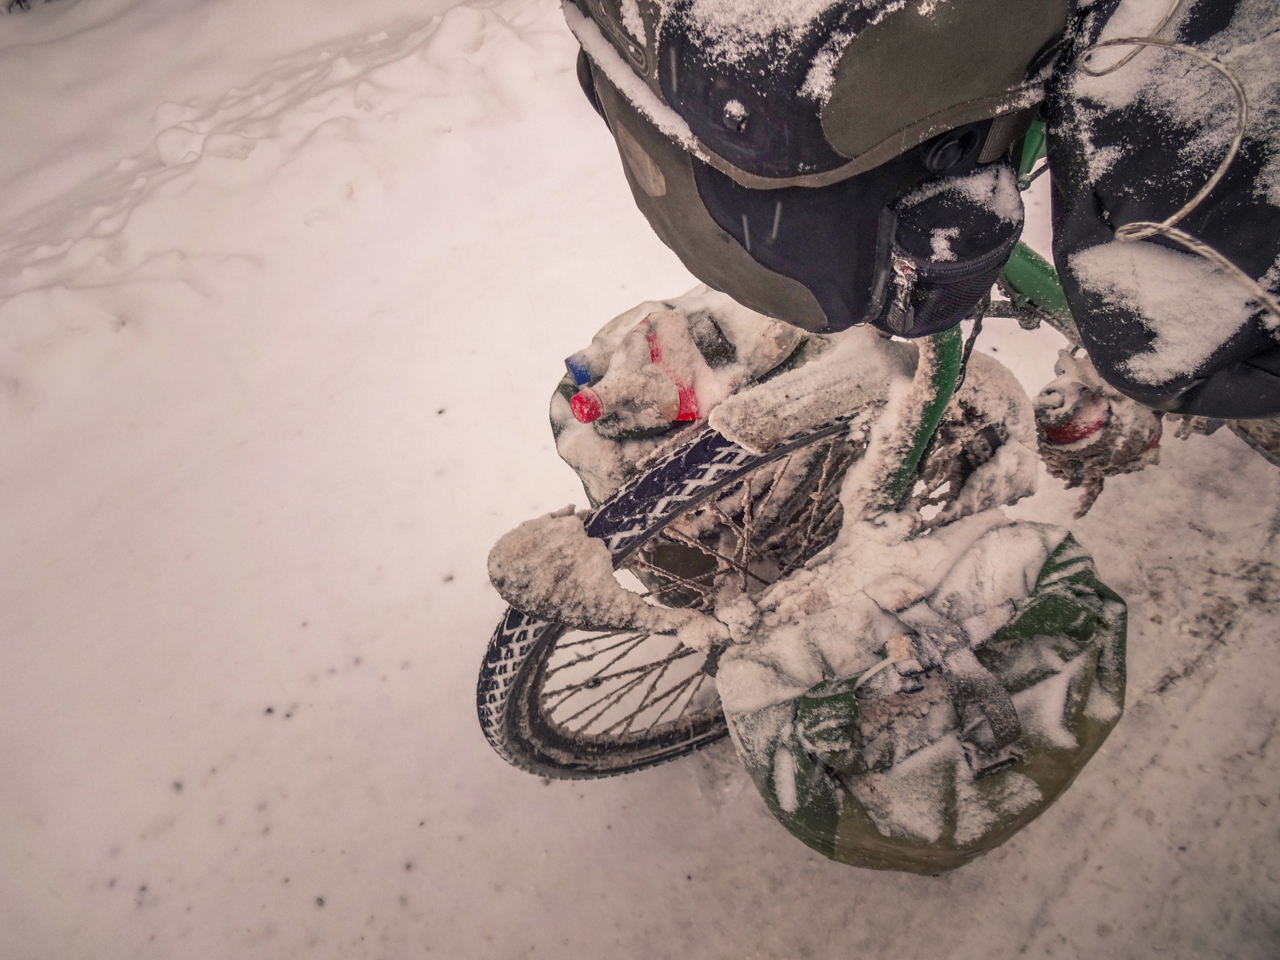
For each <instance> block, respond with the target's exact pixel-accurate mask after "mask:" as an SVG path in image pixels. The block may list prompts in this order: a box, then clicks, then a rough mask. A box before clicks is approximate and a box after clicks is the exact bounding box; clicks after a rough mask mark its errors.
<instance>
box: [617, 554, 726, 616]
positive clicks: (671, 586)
mask: <svg viewBox="0 0 1280 960" xmlns="http://www.w3.org/2000/svg"><path fill="white" fill-rule="evenodd" d="M632 566H637V567H642V568H644V569H645V570H649V571H651V572H653V573H656V574H658V575H659V576H661V577H664V578H666V579H668V580H671V581H672V582H671V583H668V584H666V585H665V586H662V587H659V588H658V589H656V590H655V589H650V590H646V591H645V592H644V593H642V594H640V596H642V597H662V596H665V595H666V594H668V593H673V592H675V591H676V590H682V589H685V590H693V591H695V592H697V593H698V594H700V597H699V600H705V599H706V597H707V595H708V590H707V588H706V584H702V583H699V582H698V581H697V580H690V579H689V578H687V577H682V576H680V575H679V574H676V573H672V572H671V571H670V570H664V569H663V568H662V567H659V566H656V565H655V564H653V563H650V562H649V561H648V560H646V559H645V558H644V557H642V556H640V555H639V554H636V555H635V556H633V557H632V558H631V559H629V560H628V561H627V567H628V568H630V567H632ZM691 606H692V605H691Z"/></svg>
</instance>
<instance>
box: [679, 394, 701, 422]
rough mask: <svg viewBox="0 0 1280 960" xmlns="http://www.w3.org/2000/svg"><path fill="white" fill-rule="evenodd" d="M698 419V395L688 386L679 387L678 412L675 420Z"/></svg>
mask: <svg viewBox="0 0 1280 960" xmlns="http://www.w3.org/2000/svg"><path fill="white" fill-rule="evenodd" d="M697 419H698V395H697V394H696V393H695V392H694V391H693V390H692V389H691V388H689V387H681V388H680V412H679V413H677V414H676V420H697Z"/></svg>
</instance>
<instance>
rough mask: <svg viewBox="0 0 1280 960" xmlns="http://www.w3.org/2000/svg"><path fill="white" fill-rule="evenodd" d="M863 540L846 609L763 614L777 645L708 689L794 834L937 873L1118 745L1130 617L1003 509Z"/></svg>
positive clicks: (802, 606)
mask: <svg viewBox="0 0 1280 960" xmlns="http://www.w3.org/2000/svg"><path fill="white" fill-rule="evenodd" d="M859 526H861V527H863V528H865V529H862V530H859V531H857V533H858V535H859V539H860V541H861V542H862V543H864V544H865V545H866V548H867V549H866V554H865V557H864V560H865V562H864V563H861V564H859V566H860V567H861V568H862V570H863V571H866V573H865V574H863V575H862V577H861V578H860V577H859V575H858V574H857V573H856V572H854V573H853V575H852V576H848V575H846V576H844V577H842V578H841V579H840V583H841V584H842V585H843V586H844V587H845V592H844V593H843V594H841V595H838V597H837V598H836V599H833V598H832V596H831V593H832V590H831V589H829V588H830V587H831V586H832V582H831V578H829V577H828V578H820V577H814V578H813V580H812V581H811V582H809V583H807V584H806V583H804V582H797V583H795V584H792V585H789V589H788V590H787V591H785V598H784V597H781V596H780V597H776V598H766V602H765V603H764V604H763V605H762V606H763V607H764V609H765V614H764V617H765V620H766V621H770V620H772V622H766V623H764V624H762V625H761V628H759V629H760V632H762V633H764V634H767V637H766V638H765V639H763V640H761V641H760V642H755V643H746V644H742V645H735V646H733V647H731V648H730V649H729V650H728V651H727V652H726V654H725V655H724V656H723V658H722V659H721V664H720V671H719V675H718V677H717V686H718V688H719V691H720V697H721V701H722V703H723V705H724V709H725V715H726V717H727V718H728V720H729V729H730V732H731V733H732V735H733V739H734V743H735V744H736V745H737V747H738V753H739V755H740V756H741V758H742V760H743V761H744V763H745V764H746V766H747V769H748V771H749V772H750V774H751V776H752V779H753V780H754V781H755V784H756V787H757V788H758V789H759V791H760V793H761V795H762V796H763V797H764V799H765V802H766V803H767V804H768V805H769V809H770V810H771V811H772V812H773V813H774V815H775V816H776V817H777V818H778V819H779V820H780V821H781V822H782V823H783V825H784V826H786V827H787V829H788V830H790V831H791V832H792V833H793V834H794V835H795V836H797V837H798V838H800V839H801V840H803V841H804V842H805V843H806V844H808V845H809V846H811V847H813V848H814V849H815V850H818V851H820V852H821V853H823V854H825V855H826V856H828V857H831V858H833V859H835V860H839V861H841V862H843V863H849V864H853V865H855V866H860V867H873V868H877V869H891V870H907V871H912V872H916V873H926V874H936V873H939V872H942V871H944V870H951V869H954V868H956V867H959V866H962V865H963V864H965V863H967V862H969V861H970V860H972V859H973V858H974V857H976V856H978V855H979V854H981V853H984V852H986V851H987V850H990V849H991V848H993V847H995V846H997V845H998V844H1000V843H1003V842H1004V841H1005V840H1007V839H1008V838H1009V837H1010V836H1012V835H1013V833H1015V832H1016V831H1017V830H1019V829H1020V828H1021V827H1023V826H1025V825H1026V824H1027V823H1029V822H1030V821H1031V820H1032V819H1034V818H1035V817H1036V816H1038V815H1039V814H1040V813H1041V812H1042V811H1044V810H1045V808H1047V807H1048V806H1049V804H1051V803H1052V802H1053V801H1054V800H1055V799H1056V798H1057V797H1058V796H1059V795H1060V794H1061V793H1062V791H1063V790H1065V789H1066V788H1067V787H1068V786H1069V785H1070V783H1071V781H1072V780H1073V779H1075V776H1076V774H1077V773H1079V771H1080V769H1081V768H1082V767H1083V766H1084V764H1085V763H1086V762H1087V761H1088V759H1089V758H1090V757H1091V756H1092V755H1093V753H1094V751H1096V750H1097V749H1098V747H1099V746H1100V745H1101V744H1102V742H1103V740H1105V739H1106V737H1107V735H1108V734H1109V733H1110V732H1111V730H1112V728H1113V727H1114V726H1115V724H1116V722H1117V721H1118V720H1119V719H1120V714H1121V712H1122V710H1123V707H1124V681H1125V658H1124V652H1125V650H1124V645H1125V605H1124V602H1123V601H1122V600H1121V599H1120V597H1119V596H1117V595H1116V594H1115V593H1114V592H1112V591H1111V590H1110V589H1109V588H1108V587H1107V586H1106V585H1105V584H1103V583H1102V582H1101V581H1100V580H1099V579H1098V576H1097V572H1096V571H1095V569H1094V565H1093V560H1092V558H1091V557H1090V556H1089V554H1088V553H1086V552H1085V551H1084V550H1083V549H1082V548H1081V547H1080V545H1079V544H1078V543H1076V541H1075V539H1074V538H1073V537H1072V536H1071V534H1070V533H1068V532H1067V531H1066V530H1064V529H1062V528H1060V527H1055V526H1049V525H1045V524H1038V523H1029V522H1010V521H1008V519H1007V518H1005V517H1004V516H1003V515H1002V514H1001V513H1000V512H999V511H997V510H990V511H984V512H983V513H979V514H975V515H973V516H970V517H966V518H964V519H962V520H959V521H957V522H956V523H954V524H951V525H949V526H946V527H943V528H941V529H939V530H935V531H934V532H933V533H932V534H930V535H929V536H928V537H923V538H919V537H917V538H907V539H904V540H902V541H901V542H894V541H895V540H896V538H897V534H895V532H894V530H895V526H897V527H898V528H899V529H900V528H901V527H902V525H901V524H896V525H895V523H893V522H889V523H881V524H879V525H877V524H871V523H865V524H861V525H859ZM846 532H848V531H846ZM816 572H817V571H815V573H816ZM867 577H870V578H871V579H870V580H869V581H868V582H865V583H864V584H863V585H862V587H861V589H854V590H850V589H849V588H850V587H851V586H853V585H854V584H855V583H856V582H857V581H858V580H859V579H865V578H867ZM824 580H825V582H824ZM801 581H803V578H801Z"/></svg>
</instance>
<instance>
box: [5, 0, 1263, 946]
mask: <svg viewBox="0 0 1280 960" xmlns="http://www.w3.org/2000/svg"><path fill="white" fill-rule="evenodd" d="M575 50H576V46H575V43H574V41H573V39H572V37H571V36H570V34H569V32H568V30H567V29H566V27H565V26H564V23H563V20H562V18H561V15H560V13H559V10H558V8H557V5H556V4H555V3H554V2H552V0H501V2H483V0H477V2H473V3H470V4H459V3H457V2H455V0H381V2H379V3H377V4H356V3H350V2H340V0H307V2H303V0H273V2H270V3H262V2H251V0H221V2H218V3H213V2H208V0H205V2H201V0H58V2H55V3H48V4H43V3H34V2H33V6H32V9H31V12H29V13H26V14H21V15H13V16H7V17H6V16H0V90H3V91H4V96H3V99H2V100H0V131H2V133H3V140H2V141H0V143H2V144H3V146H2V149H0V425H2V429H0V437H2V438H3V439H2V440H0V511H3V516H2V518H0V529H3V531H4V534H5V535H4V538H3V541H2V542H0V957H2V958H3V960H36V958H39V960H46V958H47V960H54V958H57V960H72V958H81V957H83V958H94V960H115V958H122V960H123V958H129V960H133V958H149V957H160V958H193V960H196V958H198V960H208V958H233V957H235V958H239V957H270V958H274V957H294V956H317V957H361V958H363V957H368V958H379V957H385V958H401V957H421V956H427V955H430V956H439V957H446V958H507V957H554V958H563V960H570V958H572V960H578V958H581V960H597V958H601V957H606V956H608V957H618V958H646V960H647V958H655V957H658V958H662V957H671V958H693V957H697V958H704V957H705V958H730V957H732V958H742V960H747V958H757V957H758V958H776V960H784V958H787V960H794V958H800V957H812V958H826V957H867V958H877V960H879V958H886V960H888V958H893V960H898V958H912V957H930V958H942V957H957V958H959V957H975V958H977V957H981V958H996V957H1014V956H1019V955H1023V954H1025V955H1027V956H1040V955H1053V956H1058V957H1091V958H1092V957H1131V956H1132V957H1147V956H1160V957H1192V956H1198V957H1221V958H1225V957H1239V958H1268V957H1271V958H1274V957H1276V956H1277V955H1280V947H1278V946H1277V944H1280V759H1278V758H1280V747H1278V746H1277V745H1276V743H1275V742H1274V741H1273V738H1274V735H1275V732H1276V726H1277V718H1278V717H1280V692H1278V688H1280V660H1278V658H1277V655H1276V650H1275V642H1274V641H1275V637H1276V629H1277V628H1276V627H1275V623H1276V622H1277V621H1276V615H1277V613H1278V612H1280V585H1278V584H1277V567H1276V566H1274V564H1275V563H1276V562H1277V552H1280V549H1278V547H1277V544H1276V538H1277V534H1278V533H1280V472H1277V471H1276V470H1275V469H1274V468H1273V467H1270V466H1269V465H1268V464H1266V463H1265V462H1264V461H1263V460H1262V459H1261V458H1259V457H1258V456H1256V455H1255V454H1253V453H1252V452H1251V451H1250V450H1249V449H1248V448H1247V447H1246V446H1245V445H1244V444H1243V443H1242V442H1240V441H1239V440H1237V439H1236V438H1235V437H1234V436H1232V435H1231V434H1230V433H1228V432H1227V431H1225V430H1223V431H1220V432H1219V433H1218V434H1216V435H1214V436H1212V437H1207V438H1205V437H1193V438H1191V439H1190V440H1187V441H1178V440H1174V439H1172V438H1168V439H1166V441H1165V444H1164V447H1165V449H1164V462H1163V463H1162V464H1161V465H1160V466H1159V467H1157V468H1154V469H1151V470H1148V471H1146V472H1145V473H1141V474H1137V475H1132V476H1126V477H1121V478H1118V479H1113V480H1110V481H1108V484H1107V488H1106V490H1105V491H1104V493H1103V495H1102V497H1101V499H1100V500H1099V502H1098V504H1097V506H1095V507H1094V509H1093V511H1092V513H1090V514H1089V516H1088V517H1087V518H1085V519H1084V520H1082V521H1071V519H1070V515H1071V511H1072V509H1073V507H1074V505H1075V503H1076V500H1077V497H1078V495H1079V494H1078V492H1077V491H1071V492H1066V491H1063V490H1062V489H1061V485H1060V484H1059V483H1057V482H1056V481H1053V480H1051V479H1050V478H1048V477H1042V478H1041V488H1042V492H1041V493H1040V494H1039V495H1038V496H1037V497H1036V498H1035V499H1033V500H1032V501H1029V502H1025V503H1024V504H1021V505H1019V507H1018V508H1016V509H1015V510H1014V511H1012V512H1013V513H1014V514H1016V515H1017V516H1021V517H1032V518H1036V519H1043V520H1047V521H1050V522H1055V523H1061V524H1064V525H1067V526H1070V527H1071V528H1072V529H1073V530H1075V532H1076V535H1077V537H1078V539H1079V540H1080V541H1081V542H1082V543H1083V544H1084V545H1085V546H1086V547H1088V548H1090V549H1091V550H1092V551H1093V552H1094V553H1095V555H1096V556H1097V558H1098V563H1099V567H1100V570H1101V572H1102V575H1103V576H1104V578H1105V579H1107V580H1108V582H1110V583H1111V585H1112V586H1114V587H1115V588H1117V589H1118V590H1119V591H1120V592H1121V593H1122V594H1123V595H1125V596H1126V598H1127V599H1128V600H1129V603H1130V634H1129V664H1130V680H1129V707H1128V712H1127V714H1126V716H1125V718H1124V719H1123V720H1122V721H1121V724H1120V726H1119V727H1118V728H1117V730H1116V732H1115V733H1114V734H1113V735H1112V737H1111V739H1110V740H1109V741H1108V742H1107V744H1106V746H1105V747H1104V749H1103V750H1102V752H1101V753H1100V754H1099V755H1098V757H1097V758H1095V760H1094V761H1093V762H1092V763H1091V764H1090V765H1089V767H1088V768H1086V770H1085V771H1084V772H1083V774H1082V775H1081V776H1080V778H1079V779H1078V780H1077V782H1076V784H1075V785H1074V786H1073V787H1072V788H1071V789H1070V790H1069V791H1068V792H1067V794H1066V795H1065V796H1064V798H1063V799H1062V800H1061V801H1060V802H1059V803H1058V804H1057V805H1056V806H1054V807H1053V808H1051V809H1050V810H1049V811H1048V813H1046V814H1045V815H1044V816H1043V817H1042V818H1041V819H1040V820H1039V821H1037V822H1036V823H1034V824H1032V825H1031V826H1030V827H1029V828H1027V829H1026V830H1024V831H1023V832H1022V833H1021V834H1019V835H1018V836H1016V837H1015V838H1014V839H1013V840H1012V841H1011V842H1010V843H1008V844H1007V845H1006V846H1004V847H1002V848H1000V849H999V850H997V851H995V852H994V853H992V854H991V855H988V856H986V857H984V858H982V859H981V860H979V861H977V862H975V863H974V864H972V865H970V866H968V867H965V868H963V869H961V870H960V871H958V872H957V873H954V874H951V875H948V876H945V877H942V878H936V879H935V878H922V877H915V876H905V875H895V874H879V873H872V872H864V871H859V870H855V869H852V868H848V867H842V866H839V865H836V864H833V863H829V862H827V861H825V860H823V859H822V858H821V857H819V856H818V855H817V854H814V853H812V852H810V851H809V850H807V849H806V848H805V847H803V846H801V845H800V844H799V843H798V842H796V841H795V840H793V839H792V838H791V837H790V836H789V835H788V834H787V833H786V832H785V831H784V830H783V829H782V828H781V827H779V826H778V825H777V824H776V823H775V822H774V821H773V820H772V818H771V817H770V816H769V814H768V813H767V811H766V810H765V808H764V806H763V804H762V803H761V801H760V800H759V799H758V797H757V796H756V794H755V792H754V790H753V789H752V788H751V786H750V784H749V783H748V781H747V779H746V776H745V774H744V773H742V772H741V770H740V769H739V768H738V766H737V763H736V760H735V759H734V757H733V755H732V752H731V750H730V749H728V747H727V745H722V748H717V749H713V750H711V751H708V752H706V753H705V754H703V755H700V756H699V757H695V758H693V759H688V760H684V761H680V762H678V763H675V764H671V765H668V766H666V767H662V768H659V769H656V770H652V771H649V772H646V773H642V774H637V775H634V776H630V777H625V778H621V779H617V780H609V781H601V782H585V783H561V782H554V783H547V782H544V781H542V780H540V779H538V778H535V777H530V776H528V775H525V774H522V773H519V772H517V771H516V770H514V769H512V768H510V767H507V766H506V765H505V764H503V763H502V761H500V760H499V759H498V758H497V757H496V756H495V755H494V754H493V753H492V752H491V751H490V750H489V748H488V746H487V745H486V744H485V742H484V739H483V737H482V736H481V734H480V731H479V727H478V725H477V722H476V719H475V711H474V702H473V697H474V686H475V679H476V672H477V667H478V663H479V660H480V657H481V655H482V652H483V649H484V646H485V643H486V641H487V639H488V636H489V633H490V631H491V629H492V627H493V625H494V623H495V622H496V620H497V618H498V616H499V614H500V611H501V609H502V604H501V601H499V599H498V598H497V596H496V595H495V594H494V593H493V591H492V589H491V588H490V587H489V585H488V582H487V579H486V575H485V563H484V560H485V556H486V554H487V552H488V549H489V547H490V546H491V545H492V544H493V542H494V541H495V540H496V539H497V537H498V536H499V535H500V534H501V533H503V532H504V531H506V530H507V529H509V528H511V527H512V526H514V525H515V524H516V523H518V522H520V521H521V520H524V519H526V518H528V517H530V516H533V515H535V514H538V513H543V512H546V511H548V510H551V509H554V508H557V507H560V506H562V505H564V504H566V503H569V502H571V501H576V502H578V503H579V504H582V503H583V500H584V498H583V496H582V492H581V489H580V487H578V486H577V483H576V480H575V478H574V476H573V475H572V473H571V472H570V471H569V470H568V469H567V468H566V467H564V466H563V464H561V463H560V461H559V460H558V459H557V458H556V456H555V453H554V448H553V446H552V443H551V437H550V432H549V430H548V429H547V426H546V403H547V399H548V397H549V395H550V392H551V388H552V386H553V384H554V383H555V381H556V380H557V379H558V378H559V376H560V375H561V372H562V369H563V368H562V366H561V358H563V357H564V356H565V355H566V354H568V353H570V352H572V351H573V350H575V349H578V348H580V347H582V346H584V345H585V344H586V342H587V340H588V339H589V338H590V336H591V334H592V333H593V332H594V331H595V330H596V329H597V328H598V327H599V326H600V325H601V324H602V323H603V322H604V321H605V320H607V319H608V318H610V317H612V316H614V315H615V314H617V313H620V312H622V311H623V310H625V309H627V308H628V307H630V306H632V305H633V304H635V303H637V302H639V301H641V300H645V299H650V298H653V297H662V296H670V295H673V294H676V293H680V292H682V291H683V290H685V289H686V288H688V287H689V286H691V285H692V283H693V280H692V278H691V277H690V276H689V275H688V274H687V273H686V272H685V271H684V269H683V268H682V267H681V266H680V264H679V263H678V262H677V261H676V260H675V258H674V257H673V256H672V255H671V254H670V253H668V252H667V251H666V250H665V248H663V247H662V245H661V244H660V243H659V241H658V240H657V239H656V238H654V237H653V236H652V235H651V234H650V233H649V231H648V228H647V227H646V225H645V224H644V222H643V219H642V218H641V216H640V215H639V213H637V212H636V211H635V210H634V207H633V205H632V202H631V200H630V197H629V196H628V194H627V191H626V187H625V184H624V182H623V177H622V174H621V170H620V167H619V162H618V159H617V156H616V153H615V151H614V148H613V145H612V142H611V140H610V138H609V137H608V135H607V133H606V131H605V130H604V128H603V126H602V125H601V123H600V121H599V119H598V118H597V117H596V116H595V115H594V114H593V113H592V111H591V110H590V108H589V106H588V105H587V103H586V102H585V100H584V99H583V97H582V95H581V93H580V91H579V90H578V89H577V83H576V80H575V78H574V75H573V62H574V54H575ZM1031 219H1032V222H1031V224H1030V229H1029V235H1030V239H1031V240H1032V241H1033V243H1034V245H1035V246H1037V247H1038V248H1039V249H1041V250H1042V251H1044V252H1047V229H1048V228H1047V208H1046V202H1045V198H1044V194H1043V193H1042V192H1041V193H1037V195H1036V198H1035V200H1034V201H1033V203H1032V206H1031ZM1001 323H1002V322H1001V321H991V322H990V323H989V327H990V328H991V329H989V331H988V332H987V333H984V335H983V339H982V341H981V342H980V346H979V349H983V350H986V351H988V352H991V353H993V354H994V355H995V356H996V357H997V358H999V359H1001V360H1003V361H1004V362H1005V363H1007V364H1008V365H1009V366H1011V367H1012V368H1013V369H1014V371H1015V372H1016V373H1017V374H1018V375H1019V377H1020V378H1021V379H1022V380H1023V381H1024V383H1025V384H1026V385H1027V386H1028V387H1029V388H1030V389H1031V390H1032V391H1034V390H1035V389H1037V388H1038V387H1039V386H1040V385H1041V384H1043V383H1044V382H1046V381H1047V380H1049V379H1050V378H1051V376H1052V371H1051V366H1052V361H1053V357H1054V355H1055V351H1056V349H1057V346H1058V342H1056V337H1055V335H1054V334H1052V333H1051V332H1048V331H1040V332H1037V333H1035V334H1025V333H1022V332H1020V331H1018V330H1016V329H1015V328H1011V326H1003V327H1002V326H1001V325H1000V324H1001ZM1003 323H1005V324H1011V322H1008V321H1005V322H1003Z"/></svg>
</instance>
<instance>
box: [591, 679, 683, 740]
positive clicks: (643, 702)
mask: <svg viewBox="0 0 1280 960" xmlns="http://www.w3.org/2000/svg"><path fill="white" fill-rule="evenodd" d="M669 666H671V664H669V663H668V664H666V665H665V666H663V668H662V669H661V670H659V671H658V674H657V676H655V677H654V678H653V680H652V681H651V682H650V684H649V686H648V688H647V689H646V690H645V692H644V696H642V697H641V698H640V705H639V706H638V707H636V708H635V709H634V710H632V711H631V712H630V713H629V714H627V715H626V716H625V717H622V718H621V719H619V720H616V721H614V723H613V724H611V725H610V726H608V727H605V728H604V729H603V730H602V731H600V732H601V733H610V732H612V731H613V730H616V729H617V727H618V725H619V724H622V725H623V726H622V729H621V730H620V731H619V734H620V735H622V736H625V735H626V734H627V733H629V732H630V731H631V723H632V721H634V720H635V718H636V717H638V716H640V714H642V713H643V712H644V711H645V708H646V707H647V706H648V705H649V697H650V696H652V695H653V689H654V687H656V686H657V685H658V681H659V680H661V679H662V678H663V677H664V676H665V675H666V673H667V667H669ZM663 696H664V697H665V696H666V694H663Z"/></svg>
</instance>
